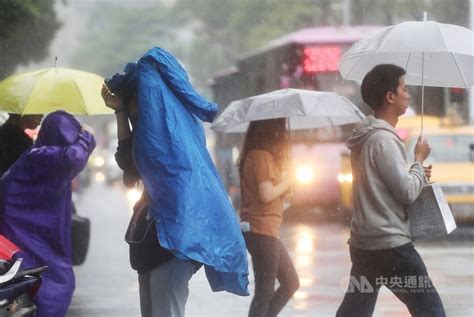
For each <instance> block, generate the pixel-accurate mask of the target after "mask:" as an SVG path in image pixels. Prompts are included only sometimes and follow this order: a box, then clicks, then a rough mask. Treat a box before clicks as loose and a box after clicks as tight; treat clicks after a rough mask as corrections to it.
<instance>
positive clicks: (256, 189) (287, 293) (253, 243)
mask: <svg viewBox="0 0 474 317" xmlns="http://www.w3.org/2000/svg"><path fill="white" fill-rule="evenodd" d="M288 152H289V146H288V132H287V130H286V119H273V120H261V121H253V122H251V123H250V126H249V128H248V130H247V134H246V136H245V141H244V145H243V150H242V154H241V156H240V158H239V161H238V166H239V172H240V178H241V182H240V183H241V186H240V187H241V196H242V207H241V214H240V217H241V221H242V222H243V223H245V222H247V223H248V224H249V227H250V228H247V229H246V230H244V231H245V232H244V238H245V243H246V245H247V249H248V251H249V252H250V255H251V256H252V264H253V270H254V276H255V295H254V297H253V299H252V303H251V305H250V311H249V316H250V317H253V316H258V317H262V316H265V317H266V316H276V315H277V314H278V313H279V312H280V311H281V310H282V308H283V307H284V306H285V305H286V303H287V302H288V301H289V300H290V298H291V297H292V296H293V294H294V293H295V292H296V290H297V289H298V288H299V278H298V275H297V273H296V270H295V267H294V265H293V262H292V261H291V258H290V256H289V254H288V251H287V250H286V248H285V246H284V245H283V244H282V243H281V241H280V239H279V235H280V226H281V222H282V214H283V203H282V200H283V198H284V196H285V194H286V193H287V192H288V191H289V189H290V181H289V178H288V172H287V168H288V167H287V164H288ZM276 279H278V282H279V284H280V286H279V288H278V289H277V290H276V291H275V280H276Z"/></svg>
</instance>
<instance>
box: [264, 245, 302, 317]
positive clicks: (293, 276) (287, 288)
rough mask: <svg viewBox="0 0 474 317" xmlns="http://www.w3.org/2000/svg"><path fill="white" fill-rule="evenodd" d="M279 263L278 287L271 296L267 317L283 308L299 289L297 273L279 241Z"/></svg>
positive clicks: (274, 314) (271, 316)
mask: <svg viewBox="0 0 474 317" xmlns="http://www.w3.org/2000/svg"><path fill="white" fill-rule="evenodd" d="M278 242H279V249H280V261H279V263H278V273H277V279H278V282H279V283H280V287H279V288H278V289H277V290H276V292H275V294H273V297H272V301H271V303H270V307H269V309H268V313H267V316H269V317H273V316H276V315H278V313H279V312H280V311H281V310H282V309H283V307H285V305H286V303H288V301H289V300H290V298H291V297H292V296H293V294H294V293H295V292H296V291H297V290H298V288H299V287H300V280H299V278H298V273H296V269H295V266H294V265H293V262H292V261H291V258H290V255H289V254H288V251H287V250H286V248H285V246H284V245H283V243H281V241H280V240H279V241H278Z"/></svg>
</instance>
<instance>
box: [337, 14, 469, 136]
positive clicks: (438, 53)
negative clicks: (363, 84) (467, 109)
mask: <svg viewBox="0 0 474 317" xmlns="http://www.w3.org/2000/svg"><path fill="white" fill-rule="evenodd" d="M473 44H474V32H472V30H469V29H467V28H464V27H461V26H457V25H451V24H442V23H437V22H433V21H426V15H425V21H423V22H404V23H401V24H398V25H393V26H389V27H386V28H383V29H381V30H379V31H378V32H376V33H375V34H373V35H371V36H369V37H367V38H365V39H363V40H360V41H359V42H357V43H356V44H355V45H354V46H353V47H352V48H351V49H349V50H348V51H347V52H346V53H345V54H344V55H343V56H342V58H341V60H340V63H339V71H340V73H341V75H342V77H344V78H346V79H352V80H357V81H362V80H363V78H364V76H365V75H366V74H367V73H368V72H369V71H370V70H371V69H372V68H373V67H374V66H376V65H378V64H387V63H390V64H396V65H398V66H400V67H402V68H404V69H405V71H406V73H407V74H406V76H405V82H406V84H408V85H418V86H422V97H421V110H422V115H423V112H424V111H423V110H424V86H434V87H462V88H469V87H471V86H473V85H474V79H473V73H474V68H473V67H474V63H473V60H474V45H473ZM421 124H422V130H423V121H422V123H421Z"/></svg>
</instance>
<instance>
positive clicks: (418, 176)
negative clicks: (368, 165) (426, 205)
mask: <svg viewBox="0 0 474 317" xmlns="http://www.w3.org/2000/svg"><path fill="white" fill-rule="evenodd" d="M404 151H405V148H404V146H403V144H402V143H401V142H399V141H398V140H395V139H394V138H383V139H378V140H377V141H375V143H374V145H373V156H372V159H373V162H374V164H375V166H376V167H377V170H378V172H379V173H380V175H381V176H382V179H383V181H384V183H385V184H386V185H387V187H388V188H389V190H390V191H391V192H392V194H393V195H394V196H395V197H396V198H397V199H398V200H399V201H401V202H402V203H404V204H409V203H412V202H413V201H415V200H416V198H418V196H419V195H420V193H421V190H422V189H423V183H424V181H423V177H424V176H423V174H424V170H423V166H422V162H419V161H416V162H415V163H414V164H412V165H411V166H410V168H409V169H408V163H407V161H406V159H405V156H404ZM369 181H370V180H369Z"/></svg>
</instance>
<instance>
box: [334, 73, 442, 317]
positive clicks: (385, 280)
mask: <svg viewBox="0 0 474 317" xmlns="http://www.w3.org/2000/svg"><path fill="white" fill-rule="evenodd" d="M404 75H405V71H404V70H403V69H402V68H400V67H398V66H396V65H391V64H383V65H377V66H375V67H374V68H373V69H372V70H371V71H370V72H369V73H367V75H366V76H365V78H364V80H363V81H362V86H361V93H362V98H363V100H364V101H365V102H366V103H367V104H368V105H369V106H370V107H371V108H372V109H373V110H374V115H373V116H368V117H367V118H366V119H364V120H363V121H362V123H361V125H360V126H359V127H358V128H357V129H355V130H354V131H353V133H352V136H351V137H350V138H349V140H348V142H347V144H348V147H349V148H350V149H351V164H352V173H353V176H354V182H353V193H354V213H353V218H352V222H351V234H350V238H349V241H348V243H349V246H350V256H351V261H352V269H351V274H350V281H349V287H348V290H347V292H346V295H345V297H344V300H343V302H342V304H341V306H340V307H339V309H338V311H337V314H336V316H337V317H340V316H357V317H362V316H372V313H373V311H374V308H375V303H376V300H377V295H378V291H379V289H380V287H381V286H382V285H384V286H386V287H388V288H389V289H390V290H391V291H392V292H393V293H394V294H395V296H397V297H398V298H399V299H400V300H401V301H402V302H403V303H404V304H405V305H406V306H407V308H408V310H409V311H410V313H411V314H412V315H413V316H430V317H437V316H445V312H444V308H443V304H442V302H441V299H440V297H439V295H438V293H437V291H436V289H435V287H434V286H433V283H432V281H431V279H430V277H429V276H428V272H427V270H426V267H425V264H424V263H423V260H422V259H421V257H420V255H419V254H418V252H417V251H416V250H415V248H414V247H413V244H412V241H411V236H410V224H409V221H408V215H407V213H406V211H405V206H406V205H407V204H410V203H411V202H413V201H414V200H415V199H416V198H417V197H418V196H419V195H420V193H421V190H422V188H423V178H424V174H426V177H427V178H428V179H429V177H430V176H431V166H428V167H423V161H424V160H425V159H426V158H427V157H428V155H429V153H430V147H429V145H428V143H427V142H426V140H424V139H423V138H422V137H421V136H420V138H419V139H418V142H417V144H416V146H415V162H414V163H413V164H411V166H409V165H408V162H407V158H406V152H405V146H404V144H403V142H402V140H401V139H400V137H399V136H398V135H397V133H396V132H395V130H394V128H395V126H396V124H397V121H398V117H399V116H401V115H402V114H404V113H405V111H406V109H407V107H408V99H409V95H408V92H407V89H406V86H405V80H404Z"/></svg>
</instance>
